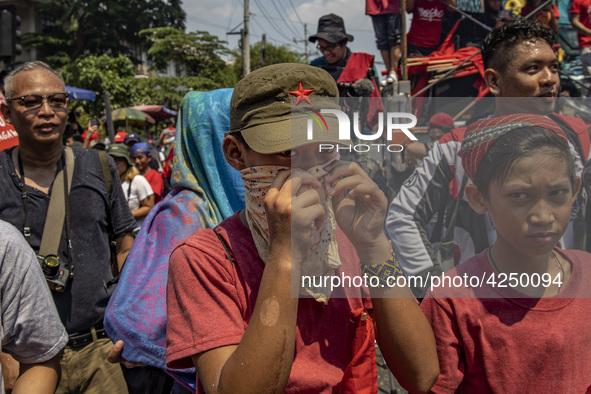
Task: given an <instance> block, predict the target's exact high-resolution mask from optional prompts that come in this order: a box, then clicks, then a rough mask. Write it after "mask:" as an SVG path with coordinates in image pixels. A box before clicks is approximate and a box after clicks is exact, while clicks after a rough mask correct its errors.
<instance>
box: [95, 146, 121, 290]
mask: <svg viewBox="0 0 591 394" xmlns="http://www.w3.org/2000/svg"><path fill="white" fill-rule="evenodd" d="M97 152H98V155H99V160H100V162H101V169H102V171H103V178H104V180H105V186H106V188H107V207H106V211H107V235H108V237H109V250H110V252H111V273H112V274H113V277H114V279H112V280H111V281H109V283H108V284H111V282H113V281H114V282H113V283H116V282H117V280H118V279H119V274H120V272H119V264H118V262H117V242H116V241H115V229H114V227H113V216H112V214H111V193H112V191H113V180H112V179H111V169H110V167H109V156H107V152H105V151H100V150H99V151H97Z"/></svg>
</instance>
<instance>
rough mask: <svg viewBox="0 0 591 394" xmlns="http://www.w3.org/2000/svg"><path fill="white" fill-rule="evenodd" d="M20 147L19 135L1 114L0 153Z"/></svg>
mask: <svg viewBox="0 0 591 394" xmlns="http://www.w3.org/2000/svg"><path fill="white" fill-rule="evenodd" d="M17 145H18V134H17V133H16V131H15V130H14V127H12V125H11V124H9V123H6V121H5V120H4V117H3V116H2V113H0V152H1V151H3V150H6V149H10V148H12V147H13V146H17Z"/></svg>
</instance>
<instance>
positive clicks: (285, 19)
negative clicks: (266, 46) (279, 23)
mask: <svg viewBox="0 0 591 394" xmlns="http://www.w3.org/2000/svg"><path fill="white" fill-rule="evenodd" d="M271 3H273V7H275V10H277V15H279V17H280V18H283V21H284V22H285V26H287V28H288V29H289V30H290V31H291V32H292V34H293V35H294V36H295V37H297V36H299V33H298V32H296V31H295V30H294V29H293V28H292V27H291V26H290V25H289V23H287V22H289V18H287V17H285V18H284V17H283V15H282V14H281V11H280V9H279V7H277V3H275V0H271Z"/></svg>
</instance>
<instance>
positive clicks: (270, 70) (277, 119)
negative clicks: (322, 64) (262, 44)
mask: <svg viewBox="0 0 591 394" xmlns="http://www.w3.org/2000/svg"><path fill="white" fill-rule="evenodd" d="M290 92H291V93H290ZM297 96H302V97H300V99H299V100H298V97H297ZM306 97H308V98H309V101H310V102H308V100H306V99H305V98H306ZM338 97H339V91H338V88H337V85H336V83H335V81H334V79H333V78H332V77H331V76H330V74H329V73H327V72H326V71H324V70H323V69H321V68H318V67H313V66H308V65H306V64H298V63H283V64H274V65H271V66H267V67H263V68H259V69H257V70H255V71H253V72H251V73H250V74H248V75H247V76H246V77H244V78H243V79H242V80H241V81H240V82H238V84H237V85H236V87H235V88H234V92H233V94H232V100H231V101H230V132H231V133H233V132H238V131H240V132H241V133H242V136H243V138H244V140H245V141H246V143H247V144H248V146H250V148H251V149H253V150H254V151H255V152H258V153H263V154H269V153H277V152H283V151H286V150H289V149H293V148H296V147H298V146H302V145H306V144H309V143H311V142H316V143H323V142H324V143H333V144H345V145H350V141H341V140H339V135H338V134H339V125H338V119H337V117H336V116H335V115H333V114H322V115H320V111H321V110H322V109H339V110H340V107H339V105H338ZM292 110H293V111H292ZM309 120H311V121H312V127H313V136H312V138H311V139H310V138H309V137H308V135H307V129H308V123H309V122H308V121H309ZM324 122H326V123H324Z"/></svg>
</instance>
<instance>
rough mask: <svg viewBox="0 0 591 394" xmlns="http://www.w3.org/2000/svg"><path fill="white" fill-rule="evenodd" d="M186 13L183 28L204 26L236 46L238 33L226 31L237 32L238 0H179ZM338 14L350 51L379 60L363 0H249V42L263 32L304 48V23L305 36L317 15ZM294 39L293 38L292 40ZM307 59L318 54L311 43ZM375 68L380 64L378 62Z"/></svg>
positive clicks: (273, 40) (278, 41)
mask: <svg viewBox="0 0 591 394" xmlns="http://www.w3.org/2000/svg"><path fill="white" fill-rule="evenodd" d="M183 8H184V9H185V12H186V13H187V31H195V30H206V31H208V32H209V33H210V34H213V35H216V36H218V37H220V39H222V40H226V41H228V44H229V45H228V46H229V48H230V49H235V48H238V39H239V35H226V32H228V31H231V30H232V29H234V28H236V29H235V31H237V32H239V31H240V27H241V23H242V19H243V11H244V3H243V1H242V0H183ZM331 12H333V13H335V14H337V15H340V16H341V17H343V19H344V20H345V27H346V29H347V33H349V34H352V35H353V36H354V37H355V40H354V41H353V42H351V43H349V48H351V50H352V51H353V52H367V53H371V54H373V55H375V56H376V61H377V62H381V61H382V59H381V57H380V56H379V52H378V50H377V49H376V47H375V37H374V32H373V27H372V24H371V18H370V17H369V16H367V15H365V1H363V0H250V14H251V21H250V30H251V38H250V42H251V44H252V43H254V42H258V41H260V40H261V36H262V34H263V33H266V35H267V42H271V43H272V44H274V45H286V46H289V47H290V48H291V49H292V50H296V51H298V52H301V53H303V52H304V43H303V42H302V40H304V38H306V39H307V37H304V23H306V24H307V25H308V27H307V28H308V36H310V35H312V34H314V33H316V28H317V25H318V18H319V17H320V16H322V15H325V14H328V13H331ZM294 39H295V40H296V41H297V42H294ZM308 51H309V52H312V53H311V54H310V59H313V58H315V57H317V56H320V55H319V54H318V52H317V51H316V48H315V46H314V44H312V43H310V44H309V45H308ZM377 68H378V71H381V70H382V69H383V65H379V64H378V67H377Z"/></svg>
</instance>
